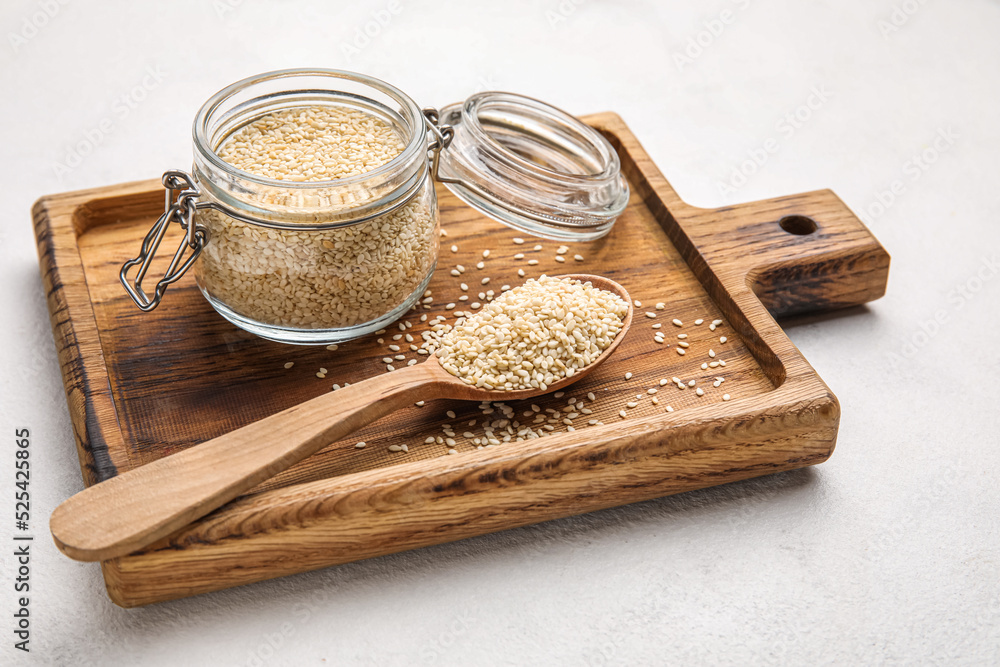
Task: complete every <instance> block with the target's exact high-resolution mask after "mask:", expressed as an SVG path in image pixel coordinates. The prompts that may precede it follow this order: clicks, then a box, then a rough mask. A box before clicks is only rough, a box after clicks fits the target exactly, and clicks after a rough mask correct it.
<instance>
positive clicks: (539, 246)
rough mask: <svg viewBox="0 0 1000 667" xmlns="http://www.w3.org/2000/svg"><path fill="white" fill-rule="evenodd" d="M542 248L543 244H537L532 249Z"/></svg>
mask: <svg viewBox="0 0 1000 667" xmlns="http://www.w3.org/2000/svg"><path fill="white" fill-rule="evenodd" d="M541 249H542V246H541V244H539V245H536V246H535V247H534V248H532V250H541Z"/></svg>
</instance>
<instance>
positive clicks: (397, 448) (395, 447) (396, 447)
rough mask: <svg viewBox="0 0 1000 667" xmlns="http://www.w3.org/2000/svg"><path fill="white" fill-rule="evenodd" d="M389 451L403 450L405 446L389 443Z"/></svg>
mask: <svg viewBox="0 0 1000 667" xmlns="http://www.w3.org/2000/svg"><path fill="white" fill-rule="evenodd" d="M389 451H390V452H401V451H403V448H402V447H400V446H399V445H389Z"/></svg>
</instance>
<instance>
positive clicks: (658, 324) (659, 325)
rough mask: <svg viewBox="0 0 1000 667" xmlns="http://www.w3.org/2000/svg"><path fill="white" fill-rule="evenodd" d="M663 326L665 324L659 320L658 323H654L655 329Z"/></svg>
mask: <svg viewBox="0 0 1000 667" xmlns="http://www.w3.org/2000/svg"><path fill="white" fill-rule="evenodd" d="M661 326H663V325H662V324H660V323H659V322H657V323H656V324H654V325H653V328H654V329H659V328H660V327H661Z"/></svg>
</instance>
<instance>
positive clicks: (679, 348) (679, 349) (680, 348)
mask: <svg viewBox="0 0 1000 667" xmlns="http://www.w3.org/2000/svg"><path fill="white" fill-rule="evenodd" d="M676 349H677V354H679V355H681V356H682V357H683V356H684V348H682V347H678V348H676Z"/></svg>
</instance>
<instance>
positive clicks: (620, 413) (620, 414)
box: [618, 410, 628, 419]
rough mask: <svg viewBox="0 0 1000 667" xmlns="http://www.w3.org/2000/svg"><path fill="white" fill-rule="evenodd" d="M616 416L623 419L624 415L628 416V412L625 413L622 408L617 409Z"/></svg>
mask: <svg viewBox="0 0 1000 667" xmlns="http://www.w3.org/2000/svg"><path fill="white" fill-rule="evenodd" d="M618 416H619V417H621V418H622V419H625V418H626V417H628V414H626V412H625V411H624V410H619V411H618Z"/></svg>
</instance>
